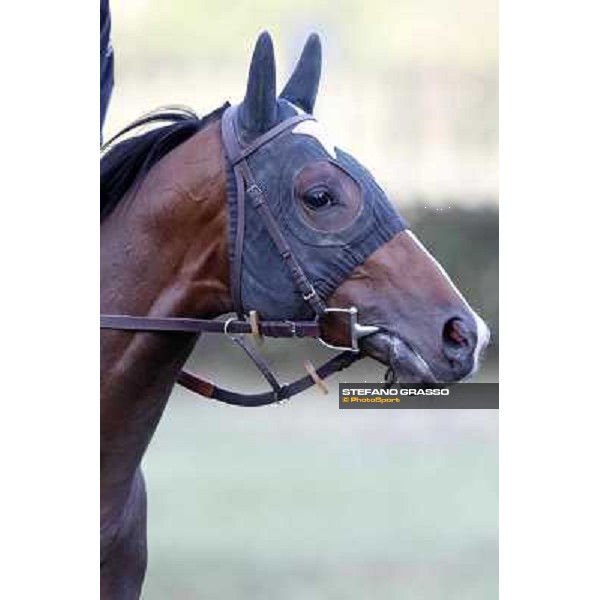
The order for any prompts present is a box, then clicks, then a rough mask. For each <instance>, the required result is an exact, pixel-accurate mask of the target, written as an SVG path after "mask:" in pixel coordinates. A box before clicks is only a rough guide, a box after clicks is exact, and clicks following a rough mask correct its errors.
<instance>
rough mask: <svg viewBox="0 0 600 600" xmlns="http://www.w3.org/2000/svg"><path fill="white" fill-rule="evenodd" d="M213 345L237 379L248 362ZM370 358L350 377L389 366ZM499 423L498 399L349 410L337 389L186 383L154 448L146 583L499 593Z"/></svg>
mask: <svg viewBox="0 0 600 600" xmlns="http://www.w3.org/2000/svg"><path fill="white" fill-rule="evenodd" d="M203 343H204V342H203ZM215 343H216V342H215ZM219 343H220V342H219ZM209 345H210V344H209ZM206 350H207V348H206V347H204V348H202V347H201V348H200V349H199V352H202V354H203V355H204V353H205V352H206ZM213 350H214V348H213ZM270 352H271V354H272V355H277V354H281V349H280V348H279V349H278V347H277V346H276V347H275V348H274V349H272V350H270ZM206 356H207V359H206V360H204V362H203V365H205V367H206V368H205V369H204V372H206V369H208V371H209V372H210V373H211V375H216V376H220V377H221V381H223V377H224V375H225V373H227V372H231V369H232V368H233V364H235V365H236V368H237V365H238V364H239V361H236V362H235V363H233V362H232V360H234V356H235V355H234V354H232V353H231V351H230V350H223V349H221V350H220V351H219V352H208V353H207V354H206ZM210 356H212V357H213V358H212V363H211V359H210ZM217 356H218V358H217ZM286 356H287V358H288V359H290V356H291V359H294V358H295V354H294V353H292V354H288V355H286ZM291 359H290V360H291ZM280 362H281V363H283V370H284V371H285V368H286V367H285V365H286V364H287V361H286V360H282V361H281V360H280ZM292 362H293V360H292ZM279 366H280V367H281V365H279ZM355 369H357V370H355V371H353V372H352V377H348V376H344V379H343V380H344V381H362V380H364V379H365V378H369V377H370V378H371V379H373V377H377V376H379V375H380V373H375V372H374V371H373V369H374V364H373V363H370V362H367V361H365V362H364V363H363V364H362V365H361V366H358V367H356V368H355ZM248 372H249V368H246V367H243V368H240V369H239V370H238V373H239V377H240V380H241V379H245V378H246V377H247V374H248ZM496 377H497V374H496V373H494V372H490V371H488V372H487V373H484V377H483V378H484V379H485V378H487V379H491V380H494V379H495V378H496ZM338 380H339V378H338ZM225 381H227V379H225ZM334 383H335V382H334ZM238 385H239V384H238ZM335 389H336V387H335V386H334V385H333V384H332V392H333V390H335ZM497 435H498V413H497V411H408V410H407V411H340V410H339V409H338V408H337V399H336V397H335V395H334V394H333V393H331V394H330V395H329V396H326V397H323V396H316V395H310V394H306V395H304V396H302V397H299V398H298V399H297V400H294V401H293V402H291V403H289V404H285V405H283V406H275V407H269V408H264V409H254V410H248V409H240V408H234V407H228V406H220V405H217V404H215V403H211V402H208V401H202V400H197V399H195V398H194V397H193V396H192V395H191V394H189V393H188V392H186V391H183V390H180V389H178V390H176V392H175V393H174V395H173V397H172V399H171V401H170V404H169V406H168V408H167V412H166V414H165V417H164V418H163V421H162V422H161V424H160V426H159V430H158V432H157V435H156V437H155V439H154V441H153V443H152V446H151V448H150V451H149V453H148V455H147V457H146V460H145V472H146V476H147V481H148V490H149V545H150V560H149V568H148V574H147V579H146V584H145V588H144V598H146V599H148V600H153V599H173V600H178V599H192V598H193V599H196V598H219V599H222V600H228V599H234V598H235V599H239V598H257V599H286V600H295V599H299V600H312V599H328V600H329V599H331V600H337V599H340V600H342V599H344V600H348V599H354V598H356V599H363V598H370V599H371V598H372V599H384V598H385V599H388V598H389V599H396V598H409V599H416V600H421V599H422V600H429V599H434V598H435V599H444V600H452V599H455V598H456V599H459V598H460V599H461V600H465V599H469V598H473V599H477V600H485V599H489V598H497V596H498V555H497V552H498V547H497V544H498V448H497Z"/></svg>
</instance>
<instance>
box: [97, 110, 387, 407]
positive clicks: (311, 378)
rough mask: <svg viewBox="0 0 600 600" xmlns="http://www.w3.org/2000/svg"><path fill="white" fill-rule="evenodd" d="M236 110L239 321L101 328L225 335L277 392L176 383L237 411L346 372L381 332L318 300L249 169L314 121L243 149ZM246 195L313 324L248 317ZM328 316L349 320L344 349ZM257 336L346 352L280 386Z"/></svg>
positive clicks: (228, 130) (227, 126) (224, 129)
mask: <svg viewBox="0 0 600 600" xmlns="http://www.w3.org/2000/svg"><path fill="white" fill-rule="evenodd" d="M236 110H237V107H229V108H228V109H227V110H226V111H225V113H224V114H223V117H222V121H221V134H222V139H223V144H224V146H225V150H226V154H227V158H228V160H229V164H230V166H231V168H232V169H233V174H234V177H235V183H236V204H235V206H236V211H237V225H236V231H235V239H234V249H233V258H232V261H231V295H232V301H233V306H234V309H235V312H236V313H237V318H230V319H228V320H227V321H213V320H209V319H193V318H181V317H147V316H132V315H107V314H102V315H100V327H101V328H102V329H113V330H120V331H136V332H169V333H176V332H180V333H196V334H200V333H221V334H224V335H227V336H228V337H229V338H230V339H231V340H232V341H233V342H234V343H236V344H237V345H238V346H240V347H241V348H242V349H243V350H244V352H245V353H246V354H247V355H248V356H249V357H250V359H251V360H252V361H253V362H254V364H255V365H256V367H257V368H258V370H259V371H260V372H261V374H262V375H263V376H264V378H265V379H266V380H267V381H268V383H269V384H270V386H271V388H272V390H271V391H269V392H263V393H259V394H241V393H238V392H233V391H230V390H226V389H223V388H220V387H218V386H216V385H214V384H213V383H211V382H209V381H206V380H204V379H201V378H200V377H198V376H196V375H193V374H191V373H189V372H186V371H181V373H180V374H179V376H178V378H177V381H178V383H180V384H181V385H183V386H184V387H186V388H187V389H189V390H191V391H193V392H196V393H198V394H200V395H202V396H205V397H207V398H213V399H215V400H219V401H221V402H225V403H227V404H234V405H238V406H262V405H265V404H271V403H273V402H279V401H281V400H284V399H286V398H291V397H292V396H295V395H296V394H299V393H300V392H303V391H304V390H306V389H307V388H309V387H311V386H312V385H314V384H315V383H317V384H321V383H322V382H321V380H322V379H325V378H326V377H328V376H330V375H332V374H333V373H336V372H338V371H341V370H342V369H345V368H346V367H348V366H350V365H351V364H352V363H354V362H356V361H357V360H358V359H360V358H362V355H361V353H360V351H359V347H358V341H359V339H360V338H361V337H364V336H366V335H370V334H372V333H375V332H376V331H377V330H378V329H379V328H378V327H373V326H369V325H361V324H359V322H358V311H357V309H356V308H355V307H354V306H351V307H349V308H330V307H327V306H326V305H325V303H324V302H323V300H322V299H321V298H320V297H319V295H318V293H317V292H316V290H315V288H314V286H313V284H312V283H311V281H310V280H309V279H308V277H307V276H306V274H305V273H304V270H303V269H302V266H301V265H300V263H299V262H298V260H297V259H296V257H295V256H294V253H293V252H292V250H291V249H290V246H289V245H288V243H287V241H286V239H285V238H284V236H283V234H282V232H281V229H280V227H279V225H278V223H277V221H276V220H275V218H274V217H273V214H272V212H271V210H270V209H269V205H268V203H267V202H266V197H265V192H264V191H263V190H262V189H261V188H260V186H259V185H258V184H257V183H256V180H255V178H254V175H253V173H252V170H251V169H250V165H249V164H248V162H247V159H248V157H249V156H251V155H252V154H253V153H254V152H256V151H257V150H259V149H260V148H262V147H264V146H265V145H267V144H268V143H269V142H271V141H272V140H274V139H275V138H277V137H278V136H279V135H281V134H282V133H284V132H286V131H288V130H290V129H291V128H292V127H295V126H296V125H297V124H298V123H301V122H302V121H306V120H314V118H313V117H312V116H311V115H308V114H301V115H296V116H293V117H290V118H288V119H286V120H284V121H282V122H281V123H279V124H278V125H276V126H275V127H273V128H272V129H270V130H269V131H267V132H266V133H264V134H262V135H261V136H259V137H258V138H256V139H255V140H253V141H252V142H251V143H250V144H248V145H245V146H242V145H241V143H240V141H239V138H238V135H237V133H236V128H235V114H236ZM246 196H248V197H249V198H250V201H251V203H252V207H253V208H254V209H255V210H256V211H257V213H258V214H259V215H260V216H261V218H262V220H263V223H264V225H265V227H266V229H267V232H268V234H269V237H270V238H271V240H272V242H273V243H274V244H275V247H276V248H277V250H278V252H279V254H280V256H281V258H282V260H283V262H284V263H285V264H286V265H287V267H288V269H289V271H290V273H291V275H292V278H293V280H294V283H295V285H296V287H297V288H298V290H299V291H300V292H301V293H302V298H303V299H304V301H305V302H307V303H308V304H309V305H310V307H311V308H312V310H313V311H314V313H315V318H314V320H312V321H260V320H259V318H258V314H257V313H256V311H250V314H249V318H248V319H247V318H246V315H245V313H244V308H243V304H242V299H241V280H242V253H243V247H244V233H245V231H244V229H245V217H244V215H245V210H246ZM328 315H335V316H336V317H338V318H339V317H342V318H345V319H346V331H347V338H346V339H347V340H348V343H347V345H345V346H340V345H335V344H331V343H329V342H327V341H325V339H324V334H323V326H324V321H325V319H326V317H327V316H328ZM247 334H252V335H254V336H255V337H256V338H260V337H263V336H264V337H278V338H303V337H309V338H315V339H317V340H319V341H320V342H321V343H322V344H323V345H325V346H327V347H329V348H334V349H338V350H343V351H342V352H341V353H340V354H337V355H336V356H334V357H333V358H331V359H330V360H328V361H327V362H325V363H324V364H323V365H321V367H319V368H318V369H314V368H313V367H312V366H311V365H309V367H308V369H307V370H308V371H309V375H307V376H305V377H302V378H300V379H297V380H295V381H294V382H292V383H290V384H287V385H281V384H280V383H279V382H278V381H277V378H276V377H275V375H274V374H273V373H272V371H271V369H270V368H269V366H268V365H267V363H266V362H265V360H264V359H263V358H262V357H261V356H260V354H259V353H258V352H257V350H256V348H254V347H253V346H251V345H249V344H248V343H247V342H246V340H245V339H244V338H243V337H242V336H243V335H247Z"/></svg>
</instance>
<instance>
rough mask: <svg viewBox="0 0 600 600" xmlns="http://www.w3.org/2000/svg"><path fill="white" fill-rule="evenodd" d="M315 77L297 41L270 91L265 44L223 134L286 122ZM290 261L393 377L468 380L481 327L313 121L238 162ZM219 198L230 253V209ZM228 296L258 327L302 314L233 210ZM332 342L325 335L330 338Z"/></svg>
mask: <svg viewBox="0 0 600 600" xmlns="http://www.w3.org/2000/svg"><path fill="white" fill-rule="evenodd" d="M320 75H321V43H320V40H319V38H318V36H316V35H314V34H313V35H311V36H310V37H309V39H308V41H307V42H306V44H305V46H304V49H303V51H302V54H301V57H300V59H299V61H298V63H297V65H296V67H295V69H294V71H293V73H292V75H291V77H290V79H289V81H288V82H287V83H286V85H285V86H284V88H283V91H282V93H281V94H280V95H279V96H277V92H276V69H275V59H274V52H273V45H272V41H271V38H270V36H269V35H268V34H267V33H263V34H262V35H261V36H260V37H259V39H258V41H257V43H256V47H255V50H254V54H253V57H252V62H251V65H250V71H249V77H248V83H247V88H246V94H245V97H244V100H243V102H242V103H241V104H240V105H239V107H237V111H236V116H235V127H236V130H237V134H238V137H239V139H240V142H241V144H242V145H243V146H249V145H251V144H252V143H253V142H255V140H257V139H258V138H260V136H263V135H264V134H265V133H267V132H269V131H272V130H273V129H274V128H275V127H277V126H278V125H279V124H280V123H283V122H285V121H286V120H287V119H290V118H291V117H293V116H297V115H310V116H311V117H313V111H314V106H315V102H316V98H317V92H318V88H319V80H320ZM247 161H248V164H249V166H250V168H251V170H252V172H253V174H254V178H255V180H256V182H257V183H258V185H259V186H260V188H261V189H263V190H265V191H266V194H265V196H266V199H267V202H268V204H269V208H270V211H271V213H272V214H273V216H274V218H275V220H276V221H277V223H278V225H279V227H280V229H281V231H282V233H283V235H284V237H285V238H286V240H287V242H288V244H289V246H290V249H291V251H292V253H293V254H294V255H295V256H296V257H297V259H298V262H299V263H300V264H301V265H302V268H303V269H304V271H305V273H306V275H307V277H308V279H309V280H310V281H311V282H312V283H313V285H314V288H315V290H316V292H317V294H318V295H319V297H320V298H322V299H324V300H325V301H326V303H327V305H328V306H331V307H348V306H355V307H357V309H358V312H359V319H360V322H361V324H364V325H372V326H375V327H377V328H378V331H377V332H376V333H373V334H372V335H369V336H367V337H365V338H363V339H362V341H361V349H362V350H363V351H364V352H365V353H366V354H368V355H370V356H371V357H373V358H375V359H377V360H379V361H381V362H383V363H385V364H387V365H389V366H390V368H391V373H392V375H393V379H399V380H402V381H411V382H431V381H458V380H461V379H463V378H465V377H466V376H468V375H470V374H472V373H473V372H474V371H475V370H476V368H477V366H478V362H479V357H480V355H481V352H482V350H483V348H484V347H485V346H486V345H487V343H488V340H489V330H488V328H487V326H486V325H485V324H484V322H483V320H482V319H481V318H480V317H479V316H478V315H477V313H475V312H474V311H473V309H472V308H471V307H470V306H469V304H468V303H467V302H466V300H465V299H464V297H463V296H462V295H461V294H460V292H459V291H458V290H457V288H456V287H455V286H454V285H453V283H452V282H451V280H450V278H449V277H448V276H447V274H446V273H445V271H444V270H443V269H442V267H441V266H440V265H439V263H438V262H437V261H436V260H435V259H434V258H433V257H432V256H431V254H430V253H429V252H428V251H427V250H426V249H425V248H424V246H423V245H422V244H421V243H420V242H419V240H418V239H417V237H416V236H415V235H414V233H413V232H411V231H410V229H409V227H408V225H407V223H406V222H405V220H404V219H403V218H402V216H401V215H400V214H399V213H398V212H397V210H396V209H395V207H394V206H393V205H392V203H391V202H390V200H389V198H388V197H387V195H386V194H385V192H384V191H383V190H382V189H381V187H380V186H379V185H378V184H377V182H376V181H375V179H374V178H373V176H372V175H371V173H370V172H369V171H368V170H367V169H366V168H365V167H364V166H363V165H362V164H361V163H360V162H359V161H358V160H356V159H355V158H354V157H353V156H352V155H350V154H349V153H347V152H345V151H343V150H342V149H340V148H339V147H338V146H336V145H335V144H334V143H333V142H332V140H331V139H330V138H329V136H328V135H327V132H326V130H325V128H324V127H323V126H322V124H321V123H320V122H319V121H317V120H316V119H314V117H313V118H310V119H306V120H303V121H301V122H299V123H297V124H296V125H295V126H293V127H291V128H290V129H289V131H287V132H286V133H285V134H282V135H279V136H277V137H276V138H274V139H272V140H270V141H269V143H267V144H264V145H262V146H261V147H260V148H258V149H257V150H256V151H255V152H253V153H252V154H251V155H250V156H248V158H247ZM232 197H233V195H232V194H230V207H229V214H230V216H231V218H230V248H233V246H234V244H235V235H236V219H237V218H238V215H237V213H236V207H235V205H234V204H233V200H232ZM242 256H243V268H242V269H241V283H240V294H241V303H242V305H243V308H244V310H246V311H248V310H256V311H258V312H259V313H260V314H261V315H262V316H263V317H264V318H269V319H291V318H305V317H307V316H308V315H309V314H310V312H311V307H310V305H309V304H308V303H307V302H306V301H305V299H304V298H303V295H302V293H301V291H300V290H299V289H298V287H297V285H296V283H295V281H294V279H293V277H292V276H291V275H290V273H289V272H288V270H287V269H286V268H285V267H284V265H283V264H282V259H281V256H280V252H279V251H278V249H277V248H276V247H275V245H274V244H273V243H272V241H271V239H270V238H269V236H268V235H267V231H266V230H265V225H264V223H263V222H262V221H261V218H260V216H259V215H258V214H257V211H253V210H251V209H248V210H246V212H245V237H244V244H243V250H242ZM330 336H331V337H332V338H335V337H336V331H335V326H333V327H332V331H331V333H330Z"/></svg>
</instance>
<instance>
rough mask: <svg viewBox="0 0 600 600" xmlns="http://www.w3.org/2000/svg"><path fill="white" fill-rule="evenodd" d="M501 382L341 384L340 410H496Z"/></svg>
mask: <svg viewBox="0 0 600 600" xmlns="http://www.w3.org/2000/svg"><path fill="white" fill-rule="evenodd" d="M498 405H499V384H498V383H454V384H447V385H446V384H434V385H431V384H405V385H402V384H393V385H386V384H384V383H340V384H339V407H340V408H341V409H350V410H352V409H355V408H356V409H363V408H374V409H388V408H391V409H398V408H432V409H439V408H463V409H464V408H477V409H497V408H498V407H499V406H498Z"/></svg>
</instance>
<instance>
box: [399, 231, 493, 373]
mask: <svg viewBox="0 0 600 600" xmlns="http://www.w3.org/2000/svg"><path fill="white" fill-rule="evenodd" d="M406 234H407V235H409V236H410V237H411V238H412V239H413V241H414V242H415V244H417V246H418V247H419V248H420V249H421V250H422V251H423V252H424V253H425V254H426V255H427V256H428V257H429V258H430V259H431V261H432V262H433V264H434V265H435V266H436V267H437V268H438V270H439V271H440V273H441V274H442V275H443V276H444V277H445V279H446V281H447V282H448V283H449V284H450V287H451V288H452V289H453V290H454V292H455V293H456V295H457V296H458V297H459V298H460V299H461V300H462V301H463V302H464V304H465V306H466V307H467V309H468V310H469V313H470V315H471V317H473V320H474V321H475V326H476V327H477V343H476V345H475V350H474V351H473V368H472V369H471V372H470V373H469V374H468V375H467V377H470V376H471V375H472V374H473V373H475V371H477V369H478V368H479V358H480V356H481V350H482V349H483V347H484V346H485V345H486V344H487V343H488V342H489V341H490V330H489V328H488V326H487V325H486V324H485V322H484V321H483V319H482V318H481V317H480V316H479V315H478V314H477V313H476V312H475V311H474V310H473V309H472V308H471V306H470V305H469V303H468V302H467V300H466V299H465V297H464V296H463V295H462V293H461V292H460V290H459V289H458V288H457V287H456V285H455V284H454V281H452V279H450V276H449V275H448V273H446V271H445V270H444V268H443V267H442V265H440V263H439V262H438V261H437V260H436V258H435V257H434V256H433V255H432V254H431V252H429V250H427V248H425V246H424V245H423V243H422V242H421V240H420V239H419V238H418V237H417V236H416V235H415V234H414V233H413V232H412V231H410V230H406Z"/></svg>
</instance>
